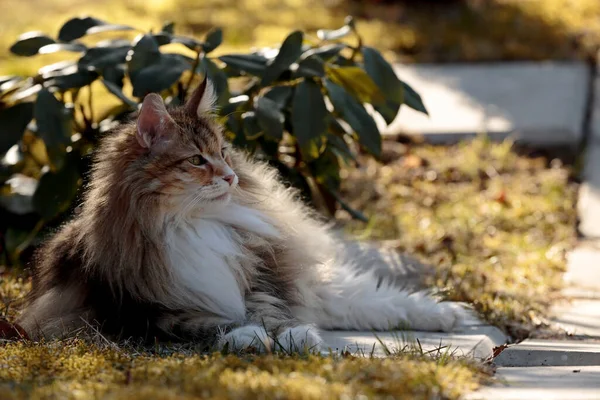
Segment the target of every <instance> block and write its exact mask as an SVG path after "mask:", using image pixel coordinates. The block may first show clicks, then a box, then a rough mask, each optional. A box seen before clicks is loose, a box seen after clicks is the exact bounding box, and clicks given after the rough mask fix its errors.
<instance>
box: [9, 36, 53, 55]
mask: <svg viewBox="0 0 600 400" xmlns="http://www.w3.org/2000/svg"><path fill="white" fill-rule="evenodd" d="M53 43H56V42H55V41H54V39H52V38H51V37H49V36H48V35H45V34H43V33H41V32H27V33H24V34H22V35H21V36H19V39H18V40H17V41H16V43H14V44H13V45H12V46H10V52H11V53H13V54H16V55H18V56H25V57H30V56H34V55H36V54H38V51H39V50H40V49H41V48H42V47H44V46H46V45H49V44H53Z"/></svg>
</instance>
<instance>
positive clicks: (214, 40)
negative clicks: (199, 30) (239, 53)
mask: <svg viewBox="0 0 600 400" xmlns="http://www.w3.org/2000/svg"><path fill="white" fill-rule="evenodd" d="M222 42H223V31H222V30H221V28H215V29H213V30H211V31H210V32H208V33H207V34H206V37H205V38H204V44H203V45H202V48H203V49H204V52H205V53H210V52H211V51H213V50H214V49H216V48H217V47H219V45H220V44H221V43H222Z"/></svg>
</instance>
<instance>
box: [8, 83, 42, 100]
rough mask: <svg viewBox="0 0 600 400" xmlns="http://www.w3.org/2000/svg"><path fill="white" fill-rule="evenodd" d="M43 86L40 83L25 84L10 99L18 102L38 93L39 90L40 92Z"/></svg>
mask: <svg viewBox="0 0 600 400" xmlns="http://www.w3.org/2000/svg"><path fill="white" fill-rule="evenodd" d="M42 88H43V86H42V85H40V84H39V83H38V84H35V85H33V84H30V85H25V86H23V87H21V88H19V90H17V91H16V92H15V93H14V94H13V95H12V96H11V97H10V100H11V101H13V102H18V101H21V100H23V99H26V98H28V97H30V96H33V95H34V94H36V93H37V92H39V91H40V90H42Z"/></svg>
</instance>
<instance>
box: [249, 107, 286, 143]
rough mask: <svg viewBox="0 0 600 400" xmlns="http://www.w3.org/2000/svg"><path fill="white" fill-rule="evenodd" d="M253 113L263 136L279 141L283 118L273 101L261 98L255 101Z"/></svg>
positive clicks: (281, 133) (281, 134)
mask: <svg viewBox="0 0 600 400" xmlns="http://www.w3.org/2000/svg"><path fill="white" fill-rule="evenodd" d="M255 111H256V118H257V120H258V125H259V126H260V127H261V129H262V130H263V131H264V132H265V135H266V136H268V137H270V138H273V139H276V140H278V141H279V140H281V138H283V123H284V121H285V117H284V115H283V113H282V112H281V111H280V110H279V105H278V104H277V103H276V102H274V101H273V100H271V99H269V98H267V97H264V96H261V97H259V98H258V99H257V100H256V103H255Z"/></svg>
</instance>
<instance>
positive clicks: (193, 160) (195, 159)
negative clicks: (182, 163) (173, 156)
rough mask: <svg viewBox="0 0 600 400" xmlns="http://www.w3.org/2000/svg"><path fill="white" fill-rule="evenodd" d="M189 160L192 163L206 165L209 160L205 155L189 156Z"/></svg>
mask: <svg viewBox="0 0 600 400" xmlns="http://www.w3.org/2000/svg"><path fill="white" fill-rule="evenodd" d="M188 161H189V162H190V164H192V165H204V164H206V162H207V161H206V158H204V157H202V156H200V155H196V156H191V157H190V158H188Z"/></svg>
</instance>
